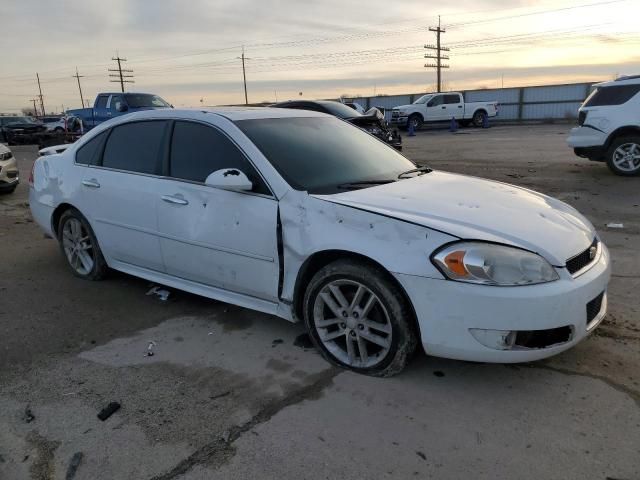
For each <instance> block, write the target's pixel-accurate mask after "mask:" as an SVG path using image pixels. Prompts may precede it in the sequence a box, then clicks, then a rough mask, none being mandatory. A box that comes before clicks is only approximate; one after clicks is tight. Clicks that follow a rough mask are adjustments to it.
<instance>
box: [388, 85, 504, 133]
mask: <svg viewBox="0 0 640 480" xmlns="http://www.w3.org/2000/svg"><path fill="white" fill-rule="evenodd" d="M496 115H498V102H465V101H464V97H463V96H462V94H461V93H458V92H448V93H428V94H426V95H423V96H421V97H420V98H418V99H417V100H416V101H415V102H413V103H412V104H411V105H401V106H399V107H394V108H393V110H392V111H391V124H392V125H400V126H404V127H408V126H409V125H411V126H413V128H415V129H418V128H420V127H421V126H422V124H424V123H437V122H450V121H451V119H452V118H455V119H456V121H457V122H458V123H460V125H462V126H467V125H469V124H470V123H471V124H473V125H474V126H475V127H481V126H483V124H484V122H485V120H486V119H488V118H491V117H495V116H496Z"/></svg>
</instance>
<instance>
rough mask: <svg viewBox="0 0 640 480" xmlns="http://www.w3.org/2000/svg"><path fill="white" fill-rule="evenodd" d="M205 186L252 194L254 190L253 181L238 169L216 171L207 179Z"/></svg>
mask: <svg viewBox="0 0 640 480" xmlns="http://www.w3.org/2000/svg"><path fill="white" fill-rule="evenodd" d="M204 184H205V185H208V186H209V187H215V188H221V189H223V190H240V191H243V192H250V191H251V189H252V188H253V184H252V183H251V180H249V179H248V178H247V176H246V175H245V174H244V173H242V172H241V171H240V170H238V169H237V168H223V169H222V170H216V171H215V172H213V173H211V174H210V175H209V176H208V177H207V179H206V180H205V181H204Z"/></svg>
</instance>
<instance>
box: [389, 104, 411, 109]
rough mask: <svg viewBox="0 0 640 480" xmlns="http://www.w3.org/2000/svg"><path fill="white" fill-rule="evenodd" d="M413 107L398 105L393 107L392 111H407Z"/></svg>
mask: <svg viewBox="0 0 640 480" xmlns="http://www.w3.org/2000/svg"><path fill="white" fill-rule="evenodd" d="M412 106H413V105H398V106H397V107H393V110H408V109H409V108H411V107H412Z"/></svg>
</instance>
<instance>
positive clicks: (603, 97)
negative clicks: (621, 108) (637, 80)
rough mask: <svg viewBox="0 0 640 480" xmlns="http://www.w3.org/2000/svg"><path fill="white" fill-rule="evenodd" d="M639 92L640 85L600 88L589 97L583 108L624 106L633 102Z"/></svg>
mask: <svg viewBox="0 0 640 480" xmlns="http://www.w3.org/2000/svg"><path fill="white" fill-rule="evenodd" d="M638 92H640V84H637V85H613V86H610V87H598V88H596V89H595V90H594V91H593V92H591V95H589V96H588V97H587V99H586V100H585V102H584V105H583V106H585V107H601V106H605V105H622V104H623V103H627V102H628V101H629V100H631V98H632V97H634V96H635V95H636V94H637V93H638Z"/></svg>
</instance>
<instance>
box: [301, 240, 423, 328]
mask: <svg viewBox="0 0 640 480" xmlns="http://www.w3.org/2000/svg"><path fill="white" fill-rule="evenodd" d="M343 259H349V260H356V261H358V262H361V263H364V264H366V265H369V266H371V267H373V268H375V269H376V270H378V271H380V273H382V274H383V275H384V276H385V278H386V279H387V280H389V281H390V282H391V283H392V284H393V285H394V286H395V287H396V288H397V289H398V291H399V292H400V293H401V295H402V296H403V298H404V299H405V301H406V302H407V304H408V305H409V308H410V311H411V317H412V318H411V322H412V324H413V326H414V328H415V329H416V330H415V331H416V333H417V335H418V338H420V325H419V323H418V317H417V315H416V311H415V309H414V307H413V302H411V299H410V298H409V295H408V294H407V292H406V290H405V289H404V287H403V286H402V285H401V284H400V282H399V281H398V280H397V279H396V278H395V277H394V276H393V275H392V274H391V273H390V272H389V270H387V269H386V268H385V267H384V266H383V265H382V264H380V263H379V262H377V261H375V260H374V259H372V258H371V257H368V256H366V255H363V254H361V253H356V252H352V251H349V250H339V249H332V250H321V251H318V252H315V253H313V254H312V255H310V256H309V258H307V259H306V260H305V261H304V263H303V264H302V266H301V267H300V269H299V270H298V274H297V276H296V282H295V286H294V290H293V305H292V309H293V314H294V317H295V318H296V319H298V320H302V319H303V301H304V293H305V287H306V285H308V283H309V281H310V280H311V279H312V278H313V276H314V275H315V274H316V273H317V272H318V271H319V270H320V269H321V268H323V267H324V266H326V265H328V264H330V263H331V262H334V261H336V260H343Z"/></svg>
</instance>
